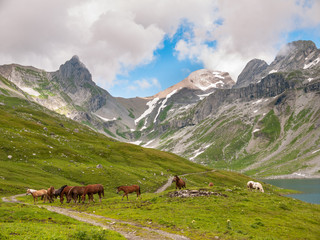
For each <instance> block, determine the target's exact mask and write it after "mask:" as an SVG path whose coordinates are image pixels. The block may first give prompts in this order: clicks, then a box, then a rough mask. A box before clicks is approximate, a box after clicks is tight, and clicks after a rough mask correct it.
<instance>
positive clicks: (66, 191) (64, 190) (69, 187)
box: [60, 186, 72, 204]
mask: <svg viewBox="0 0 320 240" xmlns="http://www.w3.org/2000/svg"><path fill="white" fill-rule="evenodd" d="M71 188H72V186H65V187H64V188H63V189H62V191H61V193H60V202H61V204H62V203H63V200H64V198H63V195H65V196H66V197H67V195H68V192H69V191H70V189H71Z"/></svg>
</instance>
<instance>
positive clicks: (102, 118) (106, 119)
mask: <svg viewBox="0 0 320 240" xmlns="http://www.w3.org/2000/svg"><path fill="white" fill-rule="evenodd" d="M93 114H94V115H96V116H97V117H98V118H100V119H101V120H103V121H105V122H110V121H115V120H117V119H116V118H115V117H114V118H112V119H108V118H104V117H101V116H100V115H98V114H96V113H93Z"/></svg>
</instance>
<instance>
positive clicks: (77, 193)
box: [67, 186, 86, 203]
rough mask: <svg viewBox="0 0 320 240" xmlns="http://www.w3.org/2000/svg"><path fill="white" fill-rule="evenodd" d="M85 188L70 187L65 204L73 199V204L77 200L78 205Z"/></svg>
mask: <svg viewBox="0 0 320 240" xmlns="http://www.w3.org/2000/svg"><path fill="white" fill-rule="evenodd" d="M85 188H86V187H84V186H81V187H80V186H74V187H72V188H71V189H70V190H69V191H68V193H67V203H69V202H70V201H71V199H73V202H74V203H76V202H77V199H79V203H80V200H81V196H82V195H83V193H84V189H85Z"/></svg>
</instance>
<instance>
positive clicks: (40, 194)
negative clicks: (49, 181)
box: [27, 189, 48, 204]
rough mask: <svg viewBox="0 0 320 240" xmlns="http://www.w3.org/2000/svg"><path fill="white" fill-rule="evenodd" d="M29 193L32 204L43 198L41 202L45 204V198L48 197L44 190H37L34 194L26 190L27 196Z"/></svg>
mask: <svg viewBox="0 0 320 240" xmlns="http://www.w3.org/2000/svg"><path fill="white" fill-rule="evenodd" d="M29 193H31V195H32V197H33V202H34V204H36V203H37V201H38V197H43V199H44V200H43V202H44V203H45V202H46V200H47V197H48V195H47V190H45V189H41V190H38V191H35V192H31V190H30V189H28V190H27V194H29Z"/></svg>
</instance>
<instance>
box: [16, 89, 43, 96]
mask: <svg viewBox="0 0 320 240" xmlns="http://www.w3.org/2000/svg"><path fill="white" fill-rule="evenodd" d="M20 88H21V90H22V91H24V92H26V93H28V94H29V95H31V96H36V97H38V96H40V95H41V94H40V93H39V92H38V91H36V90H34V89H32V88H29V87H20Z"/></svg>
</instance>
